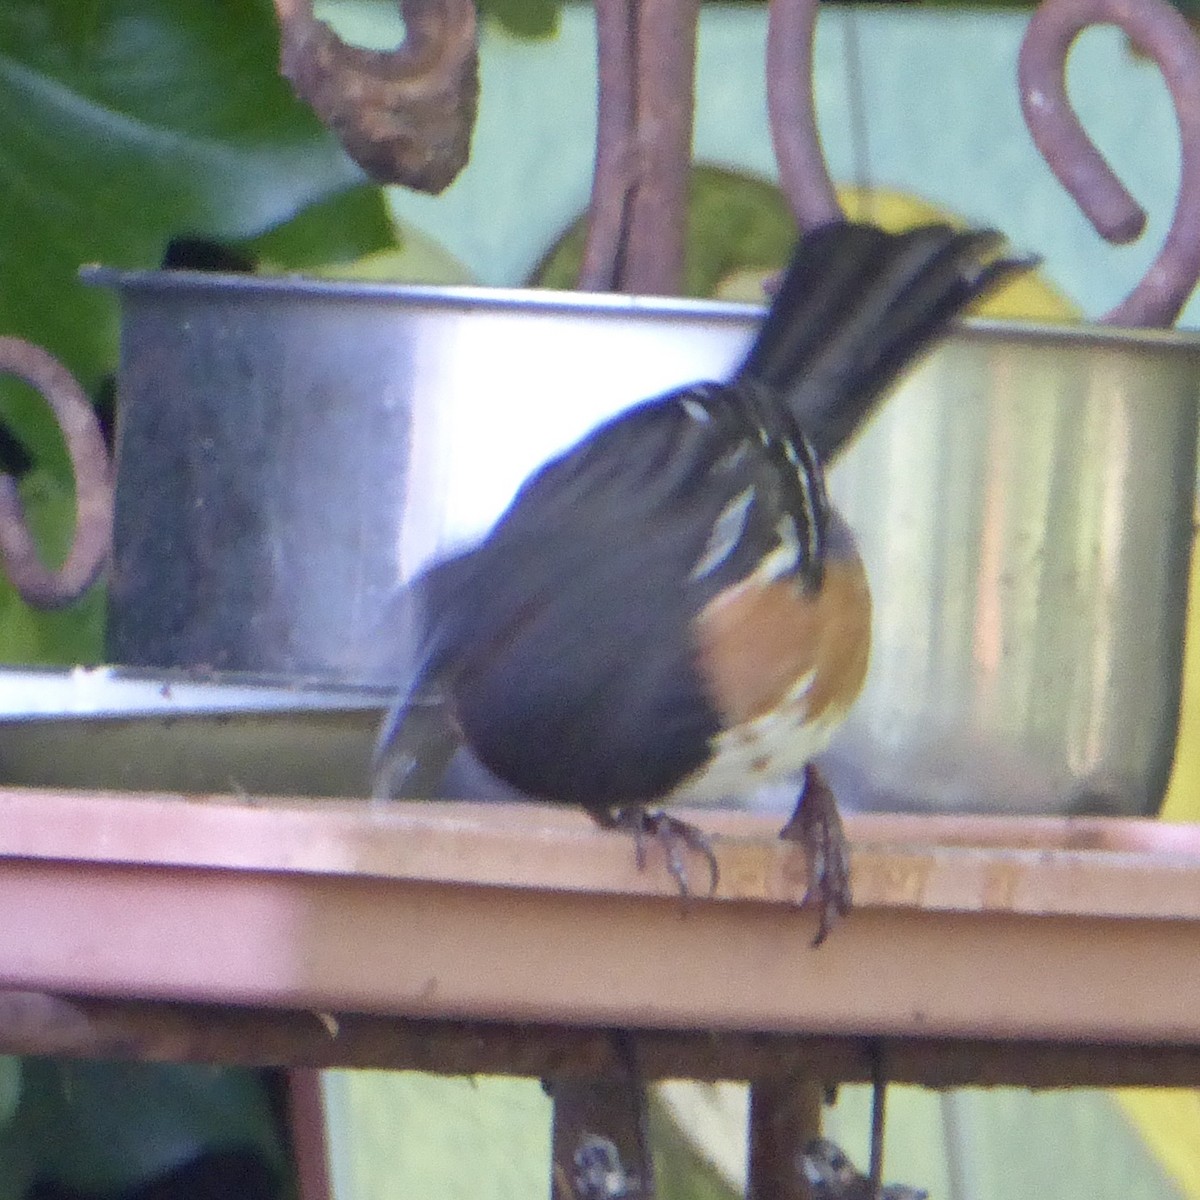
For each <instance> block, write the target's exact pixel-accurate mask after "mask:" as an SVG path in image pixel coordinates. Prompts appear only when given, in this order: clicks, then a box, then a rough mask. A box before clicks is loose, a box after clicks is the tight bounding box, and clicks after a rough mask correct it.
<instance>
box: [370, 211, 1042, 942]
mask: <svg viewBox="0 0 1200 1200" xmlns="http://www.w3.org/2000/svg"><path fill="white" fill-rule="evenodd" d="M1001 242H1002V239H1001V238H1000V237H999V236H998V235H997V234H995V233H993V232H990V231H988V232H965V233H962V232H955V231H954V230H952V229H950V228H949V227H946V226H942V225H931V226H928V227H925V228H921V229H916V230H913V231H911V232H908V233H904V234H890V233H885V232H884V231H882V230H880V229H878V228H876V227H874V226H871V225H864V224H847V223H838V224H831V225H827V226H824V227H822V228H820V229H817V230H815V231H813V232H811V233H808V234H806V235H805V236H804V238H803V240H802V241H801V242H800V245H799V247H798V248H797V250H796V252H795V255H794V257H793V259H792V261H791V263H790V265H789V266H788V268H787V270H786V272H785V274H784V276H783V279H782V282H781V284H780V286H779V289H778V291H777V293H776V295H775V298H774V301H773V303H772V305H771V308H770V311H769V313H768V314H767V317H766V320H765V321H764V323H763V325H762V328H761V330H760V331H759V334H758V337H757V339H756V340H755V342H754V344H753V346H752V347H751V349H750V352H749V354H748V355H747V356H746V359H745V361H744V362H743V363H742V364H741V366H740V367H739V368H738V369H737V371H736V372H735V373H734V374H733V377H732V378H731V379H730V380H728V381H727V382H724V383H695V384H692V385H690V386H688V387H684V388H680V389H679V390H678V391H674V392H670V393H668V394H667V395H664V396H659V397H657V398H655V399H652V400H647V401H646V402H644V403H642V404H639V405H637V406H636V407H634V408H632V409H630V410H628V411H627V412H624V413H622V414H621V415H619V416H617V417H615V418H613V419H612V420H610V421H608V422H606V423H605V424H603V425H601V426H600V427H599V428H597V429H596V430H594V431H593V432H592V433H590V434H589V435H588V436H587V437H585V438H584V439H583V440H582V441H580V442H579V443H577V444H576V445H575V446H574V447H573V448H571V449H569V450H567V451H566V452H565V453H563V454H562V455H560V456H559V457H557V458H555V459H553V460H552V461H551V462H549V463H547V464H546V465H545V466H543V467H542V468H541V469H539V470H538V471H536V472H535V473H534V474H533V475H532V476H531V477H530V478H529V479H528V480H527V481H526V482H525V484H524V485H523V486H522V488H521V489H520V491H519V492H518V494H517V496H516V498H515V499H514V500H513V502H512V504H511V505H510V506H509V508H508V510H507V511H506V512H505V513H504V515H503V516H502V517H501V518H500V520H499V521H498V522H497V523H496V525H495V527H494V528H493V529H492V531H491V532H490V533H489V534H488V535H487V536H486V537H485V538H484V539H483V541H482V542H481V543H480V544H479V545H477V546H476V547H475V548H473V549H471V550H468V551H467V552H465V553H462V554H459V555H457V556H456V557H453V558H451V559H448V560H446V561H444V562H442V563H440V564H439V565H437V566H435V567H433V568H432V569H431V570H429V571H427V572H426V573H425V574H424V575H423V576H421V577H420V578H419V579H418V580H417V581H416V584H415V585H414V588H415V591H414V592H413V594H414V595H415V596H416V597H417V601H418V609H419V613H420V616H419V620H418V630H417V638H418V644H419V664H418V667H417V669H416V671H415V674H414V679H413V682H412V684H411V686H410V687H408V688H406V690H405V694H404V695H403V696H402V698H401V700H400V702H399V703H398V705H397V706H396V707H395V709H394V710H393V711H392V713H391V714H390V716H389V718H388V720H387V721H386V723H385V725H384V727H383V729H382V731H381V733H380V739H379V745H378V752H377V758H376V780H377V788H376V790H377V793H378V794H381V795H395V794H405V795H420V794H436V790H437V787H438V781H439V778H440V773H441V772H442V770H443V769H444V768H445V766H446V764H447V762H448V761H449V758H450V757H451V755H452V754H453V753H454V752H455V750H456V749H457V748H458V747H460V746H465V747H466V748H468V749H469V750H470V751H471V752H472V753H473V755H474V756H475V757H476V758H477V759H478V760H479V761H480V762H482V764H483V765H484V766H485V767H487V768H488V770H490V771H491V772H492V774H493V775H495V776H498V777H499V778H500V779H501V780H502V781H504V782H505V783H507V784H509V785H511V786H512V787H513V788H515V789H517V790H518V791H519V792H521V793H523V794H525V795H526V796H528V797H531V798H536V799H542V800H548V801H554V802H558V803H565V804H576V805H579V806H581V807H582V808H584V809H586V810H587V811H588V812H589V813H591V814H592V815H593V816H594V817H596V818H597V820H599V821H600V822H601V823H603V824H605V825H613V824H621V825H622V826H625V827H629V828H632V829H634V830H635V831H636V832H637V833H638V834H639V840H638V851H639V861H640V859H641V853H642V848H643V841H642V838H643V837H644V835H645V834H647V833H654V834H656V835H659V836H660V837H661V838H662V839H663V841H664V844H665V846H666V849H667V853H668V863H669V864H670V866H671V868H672V871H673V873H674V874H675V876H676V878H677V880H678V881H679V882H680V885H681V887H683V888H685V889H686V877H685V875H684V871H683V864H682V861H681V856H680V853H679V844H680V842H681V841H682V842H683V843H685V844H686V845H689V846H692V847H693V848H696V849H699V850H701V851H703V852H704V853H705V854H706V856H707V857H708V860H709V865H710V868H712V872H713V883H714V886H715V882H716V871H715V860H714V859H713V857H712V854H711V851H710V850H708V848H707V843H706V842H705V841H704V839H703V838H702V836H701V835H699V834H698V833H697V831H695V830H693V829H692V828H691V827H690V826H686V825H684V824H683V823H682V822H679V821H676V820H674V819H672V818H669V817H665V816H663V815H662V814H660V813H648V812H647V806H654V807H657V806H659V805H671V804H689V805H696V804H705V803H714V802H720V801H723V800H727V799H729V798H734V797H738V796H741V795H745V794H746V793H747V792H751V791H753V790H755V789H756V788H757V787H758V786H759V785H761V784H763V783H765V782H769V781H772V780H775V781H778V780H780V779H786V778H788V777H794V778H796V779H797V780H801V779H803V782H804V789H803V791H802V793H801V795H800V799H799V801H798V803H797V805H796V812H795V814H794V815H793V817H792V818H791V820H790V821H789V822H788V825H787V826H786V828H785V829H784V831H783V833H782V835H781V836H784V837H789V838H793V839H796V840H799V841H801V842H802V843H803V845H804V847H805V850H806V852H807V854H808V856H809V865H810V885H809V897H811V898H813V899H815V900H816V901H817V902H818V903H819V906H820V913H821V923H820V929H819V932H818V936H817V940H818V941H819V940H821V939H822V938H823V937H824V935H825V933H826V931H827V930H828V927H829V924H830V922H831V920H832V919H833V918H834V917H835V916H836V915H837V914H838V913H841V912H845V911H847V910H848V908H849V903H850V887H849V877H848V868H847V862H846V849H845V845H844V842H843V838H842V832H841V822H840V819H839V817H838V813H837V808H836V805H835V804H834V802H833V798H832V796H831V795H830V793H829V791H828V789H827V788H826V787H825V785H824V784H823V782H822V781H821V779H820V777H819V776H818V775H817V773H816V772H815V771H814V770H813V769H812V767H811V766H810V763H811V759H812V757H813V755H815V754H816V753H818V752H819V751H820V750H822V749H823V748H824V747H825V745H826V744H827V742H828V741H829V738H830V735H831V734H832V732H833V730H834V728H835V727H836V726H837V724H838V723H839V722H840V721H841V720H842V718H843V717H844V716H845V715H846V712H847V710H848V709H849V707H850V705H851V703H852V702H853V701H854V699H855V697H856V696H857V695H858V692H859V690H860V688H861V687H862V684H863V679H864V677H865V674H866V669H867V657H868V651H869V646H870V625H871V602H870V594H869V592H868V589H867V583H866V579H865V576H864V573H863V567H862V563H861V561H860V559H859V557H858V554H857V552H856V550H855V544H854V539H853V537H852V535H851V533H850V530H849V529H848V528H847V527H846V525H845V524H844V523H843V521H842V520H841V519H840V518H839V517H838V515H837V513H836V512H834V511H833V510H832V509H831V507H830V504H829V499H828V496H827V495H826V491H825V481H824V477H823V473H822V466H823V464H824V463H826V462H828V461H829V460H830V458H832V457H833V456H834V455H835V454H836V453H837V452H838V451H839V450H840V449H841V448H842V447H843V446H844V445H845V443H846V442H847V441H848V440H849V439H850V438H851V437H852V436H853V434H854V433H855V431H856V430H857V429H858V428H859V427H860V426H861V425H862V424H863V422H864V421H865V420H866V418H867V417H868V416H869V415H870V413H871V412H872V410H873V409H874V407H875V406H876V404H877V403H878V402H879V400H880V397H881V395H882V394H883V392H884V390H885V389H886V388H887V386H888V384H889V383H891V381H892V380H893V379H894V378H895V376H896V375H897V374H898V373H899V372H900V371H901V370H902V369H903V368H905V367H906V366H907V365H908V364H909V363H910V362H911V361H912V360H913V359H914V357H916V356H917V355H918V354H919V353H920V352H921V351H922V350H924V349H925V348H926V347H928V346H929V344H930V343H931V342H932V341H933V340H934V339H935V338H937V337H938V335H940V334H942V333H943V332H944V331H945V330H946V327H947V325H948V323H949V322H950V320H951V319H952V318H953V317H954V316H955V315H956V314H957V313H959V312H960V311H961V310H962V309H964V308H966V307H967V306H968V305H969V304H971V302H972V301H974V300H975V299H977V298H978V297H980V296H981V295H983V294H984V293H985V292H987V291H989V290H990V289H992V288H993V287H995V286H996V285H997V284H999V283H1000V282H1001V281H1003V280H1005V279H1006V278H1008V277H1009V276H1011V275H1012V274H1014V273H1015V272H1018V271H1020V270H1022V269H1024V268H1026V267H1027V266H1029V265H1030V262H1029V260H1024V259H1014V258H1007V257H1003V256H1000V255H999V254H998V250H999V247H1000V245H1001ZM564 388H565V389H567V388H569V381H564Z"/></svg>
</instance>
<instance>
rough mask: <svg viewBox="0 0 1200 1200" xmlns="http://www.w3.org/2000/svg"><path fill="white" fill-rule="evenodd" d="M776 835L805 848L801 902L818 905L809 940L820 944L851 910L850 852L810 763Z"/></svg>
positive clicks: (834, 807)
mask: <svg viewBox="0 0 1200 1200" xmlns="http://www.w3.org/2000/svg"><path fill="white" fill-rule="evenodd" d="M779 836H780V837H781V838H784V839H786V840H787V841H793V842H799V843H800V845H801V846H802V847H803V849H804V855H805V858H806V859H807V860H808V887H807V889H806V890H805V893H804V896H803V898H802V899H801V901H800V903H801V905H808V904H812V905H815V906H816V908H817V913H818V918H819V922H818V925H817V933H816V936H815V937H814V938H813V943H812V944H813V946H814V947H815V946H819V945H820V944H821V943H822V942H823V941H824V940H825V939H826V938H827V937H828V936H829V931H830V930H831V929H832V928H833V926H834V925H835V924H836V922H837V921H838V920H839V919H840V918H841V917H844V916H845V915H846V914H847V913H848V912H849V911H850V908H851V893H850V856H849V852H848V849H847V846H846V832H845V830H844V828H843V827H842V818H841V814H840V813H839V812H838V808H837V802H836V800H835V799H834V796H833V792H832V791H830V788H829V785H828V784H827V783H826V782H825V780H824V779H823V778H822V777H821V775H820V772H818V771H817V769H816V768H815V767H813V766H811V765H809V766H808V767H807V768H806V769H805V774H804V790H803V791H802V792H801V793H800V798H799V800H797V801H796V809H795V811H794V812H793V813H792V816H791V818H790V820H789V821H788V823H787V824H786V825H785V826H784V827H783V829H781V830H780V831H779Z"/></svg>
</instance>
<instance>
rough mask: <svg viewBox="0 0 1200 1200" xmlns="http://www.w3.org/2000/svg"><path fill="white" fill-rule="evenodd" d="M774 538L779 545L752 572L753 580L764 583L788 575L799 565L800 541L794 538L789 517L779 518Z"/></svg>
mask: <svg viewBox="0 0 1200 1200" xmlns="http://www.w3.org/2000/svg"><path fill="white" fill-rule="evenodd" d="M775 536H776V537H778V538H779V545H778V546H776V547H775V549H774V550H772V551H771V553H770V554H768V555H767V556H766V557H765V558H764V559H763V560H762V562H761V563H760V564H759V566H758V568H757V570H756V571H755V572H754V576H755V579H756V580H759V581H762V582H764V583H770V582H771V581H772V580H774V579H779V578H780V577H781V576H783V575H790V574H791V573H792V572H793V571H794V570H795V569H796V567H797V566H798V565H799V563H800V539H799V538H797V537H796V526H795V523H794V522H793V521H792V519H791V517H788V516H783V517H780V518H779V520H778V521H777V522H776V525H775Z"/></svg>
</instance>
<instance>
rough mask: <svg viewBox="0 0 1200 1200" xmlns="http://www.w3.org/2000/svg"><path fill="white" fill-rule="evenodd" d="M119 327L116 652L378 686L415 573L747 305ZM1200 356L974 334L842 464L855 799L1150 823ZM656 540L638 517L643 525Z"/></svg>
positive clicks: (1080, 338) (745, 330)
mask: <svg viewBox="0 0 1200 1200" xmlns="http://www.w3.org/2000/svg"><path fill="white" fill-rule="evenodd" d="M93 278H95V279H97V280H99V281H100V282H104V283H109V284H113V285H115V286H116V287H117V288H118V290H119V293H120V296H121V301H122V306H123V311H124V319H123V332H122V356H121V370H120V378H119V405H120V417H119V427H118V430H119V433H118V436H119V449H118V492H117V514H116V549H115V571H114V577H113V584H112V616H111V644H110V650H111V655H112V657H113V659H114V660H115V661H118V662H122V663H126V664H138V665H143V666H157V667H161V666H196V665H199V666H205V667H210V668H220V669H233V670H251V671H267V672H272V673H285V674H286V673H301V674H305V675H314V674H315V675H318V676H322V677H325V678H327V679H330V680H337V681H341V682H361V681H367V682H373V681H377V680H378V679H379V678H380V674H381V672H380V669H379V664H380V663H381V662H382V661H383V660H384V658H385V655H384V654H383V652H382V651H381V637H380V627H381V622H382V621H384V619H385V611H386V607H387V602H388V600H389V598H390V597H391V596H392V594H393V593H394V591H395V589H396V587H397V585H398V584H399V583H400V582H401V581H402V580H404V579H406V578H409V577H411V575H412V574H413V573H414V572H415V571H416V570H417V569H418V568H419V567H420V566H421V565H422V564H424V563H425V562H427V561H428V560H429V559H430V558H432V557H434V556H436V555H438V554H441V553H443V552H445V551H446V550H448V549H450V548H452V547H454V546H456V545H459V544H461V543H463V542H465V541H468V540H469V539H471V538H473V537H475V536H477V535H478V534H479V533H480V532H481V531H483V530H484V529H485V528H486V527H487V526H488V525H489V523H490V522H491V521H492V520H493V519H494V518H495V517H496V516H497V515H498V514H499V512H500V511H501V509H502V508H503V507H504V505H505V504H506V503H507V501H508V500H509V499H510V497H511V496H512V494H513V492H514V491H515V490H516V488H517V486H518V485H519V483H520V482H521V480H522V479H523V478H524V476H525V475H526V474H527V473H528V472H529V471H530V470H531V469H532V468H534V467H536V466H537V465H538V464H539V463H541V462H542V461H543V460H544V459H545V458H546V457H547V456H548V455H550V454H552V453H553V452H555V451H556V450H558V449H560V448H561V447H563V446H565V445H567V444H568V443H570V442H571V441H572V440H574V439H575V438H577V437H579V436H580V435H581V434H582V433H584V432H585V431H586V430H587V429H588V428H590V427H591V426H592V425H594V424H595V423H596V422H597V421H599V420H601V419H603V418H605V417H607V416H609V415H611V414H612V413H613V412H614V411H616V410H618V409H620V408H622V407H624V406H626V405H628V404H630V403H633V402H635V401H637V400H639V399H642V398H644V397H646V396H649V395H653V394H654V393H656V392H658V391H661V390H663V389H665V388H668V387H671V386H674V385H676V384H678V383H681V382H684V381H687V380H691V379H697V378H707V377H715V376H720V375H722V374H724V373H725V372H726V371H727V370H728V368H729V367H730V365H731V364H732V363H733V362H734V361H735V360H736V359H737V358H738V356H739V354H740V353H741V352H742V350H743V349H744V347H745V345H746V343H747V340H748V339H749V337H750V336H751V335H752V331H753V329H754V327H755V324H756V322H757V320H758V316H759V310H757V309H755V308H750V307H745V306H735V305H718V304H707V303H699V302H687V301H657V300H655V301H650V300H643V299H630V298H625V297H595V296H583V295H562V294H554V293H529V292H504V291H491V290H474V289H410V288H400V287H388V286H371V285H359V284H339V283H325V282H314V281H307V280H286V279H262V278H249V277H220V276H212V275H191V274H186V273H170V274H164V273H133V274H117V273H113V272H105V271H98V272H94V273H93ZM1198 394H1200V339H1197V338H1196V337H1193V336H1189V335H1183V334H1174V333H1118V332H1102V331H1096V330H1086V331H1078V332H1075V331H1070V330H1059V329H1042V328H1033V327H1020V326H1012V325H1004V326H998V325H987V324H970V325H967V326H965V327H964V328H963V329H962V330H961V331H960V332H958V333H956V334H955V335H954V337H953V338H952V339H951V340H950V341H949V343H947V344H946V345H945V346H943V347H942V348H940V349H939V350H938V351H937V352H936V353H935V354H934V355H932V356H931V357H930V358H929V359H928V360H927V361H926V362H925V363H924V364H923V365H922V366H920V367H919V368H918V369H917V370H916V371H914V372H913V373H912V374H911V375H910V377H909V378H908V379H907V380H906V381H905V383H904V384H903V385H902V387H901V388H900V389H899V391H898V393H897V394H896V396H895V397H894V399H893V400H892V401H890V402H889V404H888V405H887V406H886V408H885V410H884V412H883V413H882V414H881V416H880V417H879V418H878V419H877V420H876V422H875V423H874V424H873V426H872V427H871V428H870V429H869V430H868V431H867V433H866V434H865V436H863V437H862V438H861V439H860V440H859V442H858V443H857V444H856V445H854V446H853V447H852V448H851V449H850V450H849V451H848V452H847V454H846V455H845V457H844V458H843V459H842V460H841V461H840V462H839V463H838V464H837V465H836V467H835V468H834V470H833V472H832V488H833V492H834V495H835V498H836V500H837V502H838V504H839V505H840V506H841V507H842V509H843V511H844V512H845V514H846V516H847V517H848V518H849V520H850V522H851V524H852V526H853V527H854V529H855V530H856V532H857V534H858V536H859V539H860V542H861V546H862V550H863V554H864V557H865V559H866V562H867V565H868V570H869V572H870V576H871V582H872V588H873V591H874V594H875V598H876V613H875V627H874V638H875V645H874V655H873V660H872V668H871V673H870V677H869V679H868V683H867V687H866V690H865V693H864V695H863V697H862V699H861V700H860V701H859V703H858V705H857V706H856V708H855V709H854V712H853V715H852V717H851V719H850V721H849V723H848V724H847V726H846V728H845V729H844V731H843V733H842V734H841V735H840V736H839V738H838V740H837V742H836V743H835V745H834V747H833V749H832V751H831V754H830V757H829V760H828V763H827V765H828V768H829V770H830V772H831V773H832V774H833V775H834V777H835V780H836V781H837V783H838V784H839V787H840V789H841V792H842V795H843V796H845V797H848V798H850V799H851V800H852V801H854V802H856V803H858V804H859V805H861V806H863V807H886V808H913V809H920V808H938V809H941V808H954V809H961V810H971V811H1015V812H1066V811H1103V812H1117V811H1119V812H1127V813H1142V812H1150V811H1152V810H1154V809H1155V808H1156V807H1157V805H1158V804H1159V803H1160V801H1161V798H1162V794H1163V791H1164V787H1165V783H1166V779H1167V774H1168V771H1169V768H1170V763H1171V758H1172V752H1173V747H1174V740H1175V729H1176V718H1177V710H1178V700H1179V688H1180V667H1181V652H1182V637H1183V626H1184V617H1185V611H1186V602H1187V580H1188V560H1189V552H1190V547H1191V531H1192V503H1193V490H1194V473H1195V462H1196V434H1197V398H1198ZM630 536H631V537H636V536H637V531H636V530H631V531H630Z"/></svg>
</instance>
